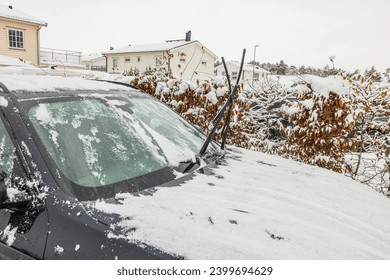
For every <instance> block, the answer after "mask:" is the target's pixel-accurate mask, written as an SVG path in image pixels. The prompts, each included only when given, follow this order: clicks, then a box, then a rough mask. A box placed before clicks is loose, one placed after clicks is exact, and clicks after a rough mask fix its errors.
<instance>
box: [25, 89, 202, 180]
mask: <svg viewBox="0 0 390 280" xmlns="http://www.w3.org/2000/svg"><path fill="white" fill-rule="evenodd" d="M29 117H30V119H31V121H32V123H33V126H34V128H35V129H36V131H37V133H38V135H39V136H40V138H41V140H42V142H43V145H44V146H45V148H46V149H47V151H48V153H49V154H50V156H51V157H52V159H53V161H54V162H55V164H56V165H57V167H58V169H59V170H60V171H61V172H62V173H63V174H64V175H65V176H66V177H67V178H68V179H69V180H71V181H72V182H74V183H76V184H78V185H81V186H85V187H96V186H103V185H109V184H113V183H116V182H120V181H124V180H128V179H132V178H135V177H138V176H141V175H145V174H148V173H150V172H153V171H157V170H160V169H162V168H164V167H167V166H177V165H179V163H180V162H185V161H189V160H195V155H196V154H197V153H198V151H199V150H200V148H201V146H202V144H203V141H204V138H205V137H204V136H203V135H202V134H200V133H199V132H198V131H197V130H196V129H194V128H193V127H192V126H190V125H189V124H187V123H186V121H184V120H183V119H182V118H181V117H180V116H178V115H177V114H176V113H174V112H173V111H171V110H170V109H168V108H166V107H165V106H164V105H162V104H160V103H159V102H158V101H155V100H153V99H150V98H132V97H129V96H126V95H120V96H116V97H115V98H113V97H112V98H109V97H107V96H104V97H102V96H100V97H98V98H96V96H95V97H94V98H84V99H81V100H72V101H61V102H43V103H40V104H38V105H36V106H33V107H32V108H31V109H30V110H29Z"/></svg>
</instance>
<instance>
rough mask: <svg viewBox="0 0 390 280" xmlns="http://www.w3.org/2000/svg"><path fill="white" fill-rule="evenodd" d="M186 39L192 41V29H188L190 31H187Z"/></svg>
mask: <svg viewBox="0 0 390 280" xmlns="http://www.w3.org/2000/svg"><path fill="white" fill-rule="evenodd" d="M186 41H187V42H189V41H191V30H188V31H187V32H186Z"/></svg>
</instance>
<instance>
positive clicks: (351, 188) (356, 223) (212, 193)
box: [95, 148, 390, 259]
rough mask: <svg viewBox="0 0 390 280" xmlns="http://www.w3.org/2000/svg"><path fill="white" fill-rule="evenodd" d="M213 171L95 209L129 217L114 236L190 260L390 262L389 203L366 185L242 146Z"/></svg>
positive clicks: (98, 206) (97, 206)
mask: <svg viewBox="0 0 390 280" xmlns="http://www.w3.org/2000/svg"><path fill="white" fill-rule="evenodd" d="M214 172H215V174H213V175H205V174H196V175H195V177H194V178H193V179H191V180H188V181H186V182H184V183H183V184H181V185H180V186H178V187H160V188H157V190H156V191H155V192H150V193H149V194H146V193H143V194H139V195H131V194H120V195H117V199H118V201H120V202H121V203H120V204H110V203H108V202H105V201H100V202H97V203H96V204H95V207H96V208H98V209H100V210H102V211H103V212H107V213H117V214H119V215H120V216H121V217H122V218H123V219H122V221H121V222H120V223H119V224H118V225H117V226H119V227H122V228H124V229H125V231H126V229H127V235H119V236H112V235H110V236H111V238H126V239H128V240H129V241H138V242H145V243H147V244H150V245H152V246H155V247H157V248H160V249H161V250H163V251H166V252H170V253H173V254H177V255H180V256H184V257H185V258H191V259H390V201H389V199H388V198H386V197H384V196H383V195H380V194H378V193H377V192H375V191H373V190H371V189H370V188H367V186H365V185H363V184H360V183H358V182H356V181H353V180H351V179H349V178H347V177H345V176H343V175H340V174H337V173H334V172H331V171H328V170H324V169H321V168H317V167H313V166H308V165H304V164H300V163H297V162H293V161H290V160H286V159H282V158H279V157H276V156H271V155H267V154H263V153H258V152H252V151H247V150H242V149H237V148H234V149H233V152H230V153H228V155H227V160H226V162H225V164H223V165H221V166H219V167H218V168H216V169H214ZM134 229H135V230H134Z"/></svg>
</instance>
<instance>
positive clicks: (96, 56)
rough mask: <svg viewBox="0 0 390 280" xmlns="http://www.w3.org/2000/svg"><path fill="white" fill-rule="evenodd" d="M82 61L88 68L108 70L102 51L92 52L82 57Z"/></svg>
mask: <svg viewBox="0 0 390 280" xmlns="http://www.w3.org/2000/svg"><path fill="white" fill-rule="evenodd" d="M81 63H82V64H83V65H84V66H85V68H86V69H87V70H93V71H103V72H106V71H107V68H106V58H105V56H103V54H102V53H91V54H86V55H83V56H82V57H81Z"/></svg>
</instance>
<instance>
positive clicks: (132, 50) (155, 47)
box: [103, 41, 198, 54]
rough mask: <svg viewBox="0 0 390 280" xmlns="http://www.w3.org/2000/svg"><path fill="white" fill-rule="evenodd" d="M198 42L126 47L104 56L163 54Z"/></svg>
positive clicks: (168, 42) (169, 42)
mask: <svg viewBox="0 0 390 280" xmlns="http://www.w3.org/2000/svg"><path fill="white" fill-rule="evenodd" d="M195 42H198V41H167V42H162V43H154V44H139V45H129V46H126V47H122V48H118V49H113V50H110V51H107V52H104V53H103V54H116V53H142V52H163V51H167V50H171V49H175V48H178V47H181V46H185V45H188V44H192V43H195Z"/></svg>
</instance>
